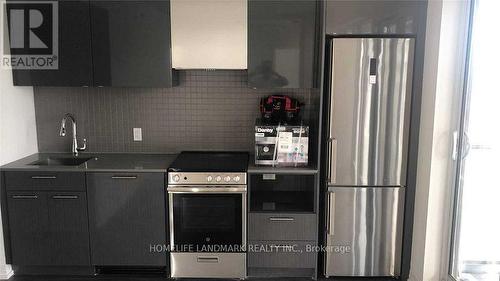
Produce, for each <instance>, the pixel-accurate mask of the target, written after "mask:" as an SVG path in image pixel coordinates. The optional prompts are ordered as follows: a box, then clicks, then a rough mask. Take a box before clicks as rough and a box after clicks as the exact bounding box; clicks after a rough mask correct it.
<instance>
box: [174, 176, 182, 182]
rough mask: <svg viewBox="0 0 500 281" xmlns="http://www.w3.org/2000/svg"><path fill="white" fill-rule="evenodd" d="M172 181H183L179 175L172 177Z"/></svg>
mask: <svg viewBox="0 0 500 281" xmlns="http://www.w3.org/2000/svg"><path fill="white" fill-rule="evenodd" d="M172 179H173V180H174V181H175V182H178V181H180V180H181V177H179V175H175V176H173V177H172Z"/></svg>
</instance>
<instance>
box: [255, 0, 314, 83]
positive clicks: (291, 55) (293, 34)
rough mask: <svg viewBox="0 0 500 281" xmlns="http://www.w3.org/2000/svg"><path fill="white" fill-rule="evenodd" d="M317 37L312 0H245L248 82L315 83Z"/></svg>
mask: <svg viewBox="0 0 500 281" xmlns="http://www.w3.org/2000/svg"><path fill="white" fill-rule="evenodd" d="M316 39H317V28H316V1H315V0H294V1H262V0H248V84H249V86H250V87H253V88H312V87H314V84H315V83H314V79H315V75H314V73H315V69H314V68H315V65H316V64H315V61H316V47H317V44H316V42H317V40H316Z"/></svg>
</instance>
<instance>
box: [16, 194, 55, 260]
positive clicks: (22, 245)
mask: <svg viewBox="0 0 500 281" xmlns="http://www.w3.org/2000/svg"><path fill="white" fill-rule="evenodd" d="M47 204H48V203H47V194H46V193H45V192H29V191H25V192H8V193H7V205H8V213H9V229H10V244H11V249H12V264H14V265H50V264H51V261H50V247H49V245H50V242H49V235H48V234H49V216H48V212H47Z"/></svg>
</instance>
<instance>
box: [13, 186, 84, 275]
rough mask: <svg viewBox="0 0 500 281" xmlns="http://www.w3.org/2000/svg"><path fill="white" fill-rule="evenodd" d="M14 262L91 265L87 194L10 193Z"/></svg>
mask: <svg viewBox="0 0 500 281" xmlns="http://www.w3.org/2000/svg"><path fill="white" fill-rule="evenodd" d="M7 206H8V207H7V212H8V218H9V231H10V248H11V262H12V264H14V265H21V266H42V265H44V266H45V265H47V266H85V265H90V252H89V251H90V245H89V232H88V217H87V200H86V196H85V192H47V191H11V192H7Z"/></svg>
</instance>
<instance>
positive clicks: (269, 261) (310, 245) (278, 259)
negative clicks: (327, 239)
mask: <svg viewBox="0 0 500 281" xmlns="http://www.w3.org/2000/svg"><path fill="white" fill-rule="evenodd" d="M316 245H317V243H316V241H250V242H248V267H267V268H314V267H315V266H316V255H317V253H316V252H315V251H314V250H315V248H316V247H315V246H316Z"/></svg>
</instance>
